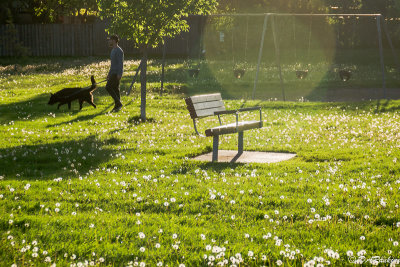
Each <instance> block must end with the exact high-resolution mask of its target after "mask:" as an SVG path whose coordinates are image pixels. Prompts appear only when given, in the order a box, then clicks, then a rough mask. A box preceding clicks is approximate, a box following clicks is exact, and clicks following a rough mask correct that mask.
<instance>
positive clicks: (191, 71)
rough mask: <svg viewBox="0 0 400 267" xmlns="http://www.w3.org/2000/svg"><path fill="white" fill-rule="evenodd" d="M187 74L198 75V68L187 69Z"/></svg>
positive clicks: (193, 76)
mask: <svg viewBox="0 0 400 267" xmlns="http://www.w3.org/2000/svg"><path fill="white" fill-rule="evenodd" d="M188 71H189V76H190V77H192V78H196V77H197V76H199V72H200V69H189V70H188Z"/></svg>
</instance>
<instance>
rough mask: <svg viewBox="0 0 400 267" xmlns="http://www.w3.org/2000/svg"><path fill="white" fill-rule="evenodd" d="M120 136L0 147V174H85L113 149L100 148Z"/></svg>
mask: <svg viewBox="0 0 400 267" xmlns="http://www.w3.org/2000/svg"><path fill="white" fill-rule="evenodd" d="M116 142H121V141H120V140H114V139H112V140H111V139H110V140H105V141H99V140H97V139H96V138H95V137H94V136H89V137H87V138H85V139H81V140H71V141H66V142H55V143H49V144H40V145H22V146H17V147H11V148H2V149H0V158H1V163H0V176H4V178H5V179H17V180H20V179H21V180H22V179H23V180H36V179H37V180H48V179H54V178H57V177H66V176H76V177H77V176H79V175H85V174H86V173H87V172H88V171H89V170H93V169H95V168H96V167H98V166H99V165H100V164H101V163H103V162H107V161H108V160H109V159H111V157H112V156H111V153H112V152H113V150H111V149H105V148H103V147H104V146H105V145H109V144H110V143H112V144H115V143H116Z"/></svg>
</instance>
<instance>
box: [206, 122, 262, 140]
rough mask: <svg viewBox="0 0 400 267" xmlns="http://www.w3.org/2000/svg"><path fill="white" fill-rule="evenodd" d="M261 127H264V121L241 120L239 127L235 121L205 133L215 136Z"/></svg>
mask: <svg viewBox="0 0 400 267" xmlns="http://www.w3.org/2000/svg"><path fill="white" fill-rule="evenodd" d="M261 127H262V122H260V121H239V122H238V125H237V128H236V123H235V122H234V123H229V124H225V125H221V126H217V127H213V128H210V129H207V130H206V131H205V133H206V136H214V135H222V134H232V133H237V132H243V131H246V130H250V129H254V128H261Z"/></svg>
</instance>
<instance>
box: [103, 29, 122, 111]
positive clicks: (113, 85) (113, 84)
mask: <svg viewBox="0 0 400 267" xmlns="http://www.w3.org/2000/svg"><path fill="white" fill-rule="evenodd" d="M118 42H119V37H118V35H115V34H114V35H111V36H110V37H109V38H108V46H109V47H110V48H112V50H111V56H110V57H111V66H110V71H109V72H108V75H107V85H106V90H107V92H108V93H109V94H110V96H111V97H112V98H113V99H114V103H115V106H114V109H113V110H112V111H113V112H118V111H120V110H121V108H122V103H121V96H120V89H119V84H120V81H121V77H122V73H123V72H124V51H122V49H121V47H119V46H118Z"/></svg>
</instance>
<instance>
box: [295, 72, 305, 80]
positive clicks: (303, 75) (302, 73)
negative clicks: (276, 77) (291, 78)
mask: <svg viewBox="0 0 400 267" xmlns="http://www.w3.org/2000/svg"><path fill="white" fill-rule="evenodd" d="M307 74H308V70H296V77H297V79H300V80H302V79H304V78H306V77H307Z"/></svg>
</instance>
